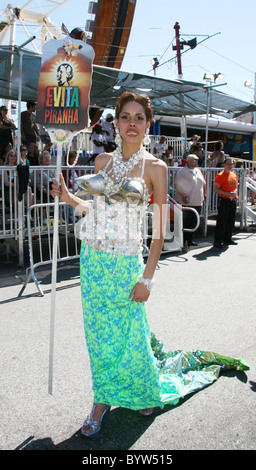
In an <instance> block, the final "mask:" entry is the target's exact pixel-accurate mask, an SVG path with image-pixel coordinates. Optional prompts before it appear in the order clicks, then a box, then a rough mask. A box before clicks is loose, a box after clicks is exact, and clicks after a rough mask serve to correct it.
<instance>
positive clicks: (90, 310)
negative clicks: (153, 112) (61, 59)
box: [77, 156, 249, 410]
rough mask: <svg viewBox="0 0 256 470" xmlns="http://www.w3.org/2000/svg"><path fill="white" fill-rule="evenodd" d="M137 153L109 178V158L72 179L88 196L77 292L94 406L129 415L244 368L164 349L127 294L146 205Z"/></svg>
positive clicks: (139, 261) (236, 362) (135, 271)
mask: <svg viewBox="0 0 256 470" xmlns="http://www.w3.org/2000/svg"><path fill="white" fill-rule="evenodd" d="M144 164H145V160H144V156H143V157H142V159H141V160H140V161H139V162H138V164H137V165H136V166H135V167H134V170H135V172H136V173H137V174H138V170H139V168H140V169H141V174H140V176H139V177H135V176H131V175H132V174H134V170H132V171H131V173H130V174H125V175H124V176H121V177H120V178H119V180H118V181H115V180H114V178H113V168H112V166H113V159H110V160H109V162H108V164H107V165H106V167H105V169H104V170H102V171H100V172H99V173H98V174H97V175H86V176H84V177H81V178H78V179H77V183H78V185H79V186H80V188H81V192H80V196H83V195H87V194H92V195H93V196H94V198H93V200H92V203H91V208H90V211H89V214H87V215H86V216H85V217H84V218H83V219H81V221H80V222H79V225H78V229H77V236H78V237H79V238H80V239H81V240H82V243H81V253H80V273H81V294H82V307H83V319H84V330H85V338H86V344H87V348H88V352H89V358H90V365H91V372H92V383H93V392H94V402H95V403H104V404H106V405H109V406H120V407H124V408H130V409H133V410H141V409H145V408H154V407H161V408H162V407H163V406H164V405H165V404H172V405H175V404H177V403H178V401H179V399H180V398H182V397H184V396H185V395H187V394H189V393H192V392H195V391H197V390H199V389H201V388H203V387H205V386H207V385H209V384H210V383H212V382H213V381H214V380H216V379H217V378H218V375H219V373H220V370H221V369H224V368H228V369H237V370H246V369H248V368H249V367H248V366H247V364H246V363H245V362H243V361H242V360H241V359H234V358H230V357H226V356H222V355H219V354H216V353H212V352H208V351H191V352H184V351H174V352H167V351H166V350H165V348H164V345H163V344H162V343H161V342H160V341H159V340H158V339H157V338H156V337H155V335H154V334H153V333H151V332H150V327H149V323H148V319H147V315H146V309H145V305H144V303H139V302H135V301H132V300H131V299H129V295H130V293H131V291H132V289H133V287H134V285H135V284H136V283H137V282H138V279H139V276H140V275H141V274H142V273H143V271H144V263H143V257H142V236H141V227H142V224H143V220H144V216H145V211H146V208H147V205H148V201H149V194H148V190H147V187H146V185H145V182H144V180H143V174H144Z"/></svg>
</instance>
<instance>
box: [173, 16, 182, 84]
mask: <svg viewBox="0 0 256 470" xmlns="http://www.w3.org/2000/svg"><path fill="white" fill-rule="evenodd" d="M173 29H175V38H176V50H177V65H178V78H182V68H181V54H180V25H179V23H178V22H177V21H176V23H175V25H174V27H173Z"/></svg>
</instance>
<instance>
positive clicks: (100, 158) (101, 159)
mask: <svg viewBox="0 0 256 470" xmlns="http://www.w3.org/2000/svg"><path fill="white" fill-rule="evenodd" d="M112 155H113V153H100V154H99V155H97V157H96V158H95V162H94V165H95V172H96V173H97V172H98V171H99V170H102V169H103V168H104V167H105V166H106V164H107V163H108V161H109V160H110V159H111V158H112Z"/></svg>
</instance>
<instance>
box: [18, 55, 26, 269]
mask: <svg viewBox="0 0 256 470" xmlns="http://www.w3.org/2000/svg"><path fill="white" fill-rule="evenodd" d="M18 54H19V77H20V79H19V94H18V148H17V163H18V164H19V163H20V143H21V136H20V123H21V117H20V114H21V93H22V59H23V54H22V52H20V51H19V53H18ZM18 226H19V266H23V264H24V252H23V211H22V201H18Z"/></svg>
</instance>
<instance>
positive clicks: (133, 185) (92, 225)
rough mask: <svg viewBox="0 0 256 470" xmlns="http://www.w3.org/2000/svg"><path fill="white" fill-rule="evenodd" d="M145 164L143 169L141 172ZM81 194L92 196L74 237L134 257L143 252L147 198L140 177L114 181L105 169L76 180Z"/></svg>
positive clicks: (144, 186)
mask: <svg viewBox="0 0 256 470" xmlns="http://www.w3.org/2000/svg"><path fill="white" fill-rule="evenodd" d="M143 163H144V162H143ZM143 171H144V165H143V168H142V175H143ZM76 182H77V184H78V185H79V186H80V188H81V191H80V192H79V193H78V195H80V196H85V195H88V194H90V195H93V196H94V197H93V200H92V202H91V206H90V210H89V213H88V214H87V215H86V216H85V217H84V218H83V219H82V220H81V221H80V222H79V223H78V230H77V236H78V238H80V239H81V240H83V241H85V243H86V244H87V245H89V246H92V247H93V248H94V249H97V250H101V251H106V252H111V253H114V254H122V255H126V256H135V255H137V254H139V253H140V252H141V251H142V224H143V219H144V216H145V210H146V207H147V205H148V201H149V194H148V190H147V186H146V184H145V182H144V179H143V178H142V177H139V178H138V177H128V176H127V177H124V178H122V179H121V180H120V182H119V183H118V184H117V183H115V182H114V180H113V179H112V178H111V177H110V176H109V174H108V173H107V172H106V171H105V170H101V171H99V173H98V174H97V175H86V176H83V177H81V178H78V179H77V180H76Z"/></svg>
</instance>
